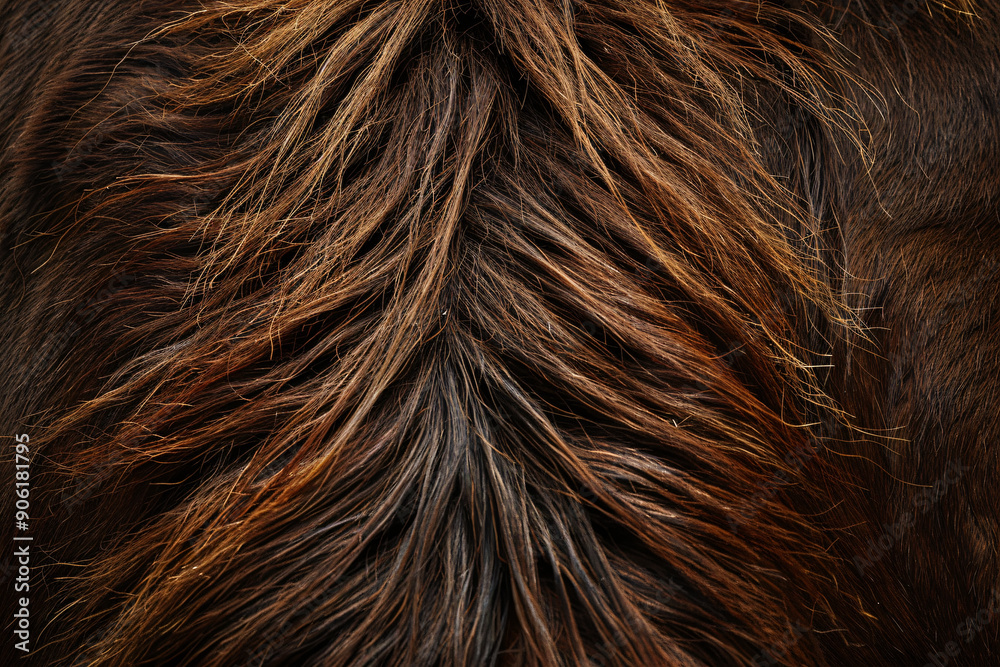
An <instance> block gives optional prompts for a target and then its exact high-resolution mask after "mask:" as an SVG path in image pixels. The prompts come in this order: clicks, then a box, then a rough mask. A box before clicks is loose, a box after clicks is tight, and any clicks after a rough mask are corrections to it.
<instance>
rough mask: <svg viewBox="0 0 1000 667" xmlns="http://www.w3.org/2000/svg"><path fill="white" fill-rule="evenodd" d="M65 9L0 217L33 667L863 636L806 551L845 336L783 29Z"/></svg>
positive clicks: (829, 105) (834, 114)
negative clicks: (786, 169)
mask: <svg viewBox="0 0 1000 667" xmlns="http://www.w3.org/2000/svg"><path fill="white" fill-rule="evenodd" d="M66 4H67V6H68V7H71V8H73V11H76V12H78V13H82V12H84V11H85V10H84V9H83V7H82V6H83V5H84V4H85V3H82V2H71V3H66ZM73 11H69V10H67V11H66V12H64V14H63V15H62V16H60V17H59V18H58V21H62V22H65V23H66V24H67V25H66V26H64V27H63V28H62V29H63V30H64V31H65V30H70V27H69V25H68V24H70V23H72V21H73ZM100 16H101V17H102V20H97V19H94V21H93V22H92V23H90V24H89V25H90V26H91V29H90V31H89V32H88V33H86V35H85V37H81V40H82V41H80V42H79V43H78V44H77V46H76V47H75V48H74V49H73V50H72V52H71V54H70V56H69V59H68V60H67V61H64V62H61V63H49V64H47V65H45V67H47V68H48V70H47V71H50V72H51V73H52V74H53V77H52V80H51V83H50V84H49V85H48V86H47V88H46V89H45V90H44V94H43V95H41V96H39V97H38V98H37V99H33V100H31V101H30V102H26V103H25V104H23V105H22V106H21V107H20V108H19V109H18V110H17V111H16V116H17V118H18V119H19V120H18V123H17V124H15V125H14V126H13V127H14V128H15V129H13V130H11V133H10V136H9V137H8V140H7V151H8V154H9V155H13V156H15V157H14V159H13V161H12V164H14V167H13V168H12V170H11V172H10V173H8V174H7V178H6V179H5V180H6V182H5V184H4V185H2V186H0V188H2V189H3V196H2V198H0V220H3V221H5V222H4V226H3V227H0V231H2V234H3V243H4V247H10V248H13V253H12V255H11V258H10V261H8V262H6V263H5V264H4V265H3V266H0V279H2V280H3V284H4V285H11V286H14V287H13V288H12V289H10V290H7V291H8V292H9V293H8V294H5V295H4V296H3V299H4V304H5V306H7V307H8V308H14V307H16V308H17V309H18V311H17V312H19V313H21V315H20V316H21V318H22V320H21V322H20V325H19V326H21V327H22V329H23V330H24V331H26V332H31V333H32V339H31V340H32V341H35V342H34V343H32V344H28V343H27V341H26V340H18V341H16V343H17V344H15V345H12V352H11V355H10V357H9V359H8V360H7V361H6V362H4V367H5V369H6V370H7V372H8V373H7V374H8V376H10V375H11V374H12V369H31V370H30V373H29V375H27V376H26V384H27V385H29V388H28V389H26V390H25V391H24V392H23V393H22V394H21V395H19V397H18V398H17V399H16V401H20V402H19V403H18V402H15V403H10V404H8V405H6V406H3V410H2V413H3V414H28V412H30V413H31V419H30V420H29V421H30V423H31V430H30V432H31V433H32V444H33V448H34V452H35V456H36V461H39V462H38V463H36V464H35V466H36V468H37V472H33V475H35V477H34V480H35V481H34V482H33V488H35V489H38V491H37V494H38V498H39V500H38V501H37V502H38V503H39V504H40V506H41V507H44V508H45V515H44V516H42V517H39V518H38V519H37V520H36V526H37V528H36V529H35V530H36V531H37V532H36V535H37V536H36V538H35V539H36V542H40V543H44V544H46V545H48V546H47V547H46V549H47V551H46V556H45V558H46V561H45V564H46V565H45V567H46V569H45V575H44V577H43V581H42V582H41V583H40V584H39V586H40V588H41V589H42V590H43V591H44V594H43V595H41V594H40V597H42V598H43V599H44V600H45V601H46V602H45V604H46V605H47V607H46V609H47V611H46V613H45V615H44V618H46V619H48V621H47V622H48V625H47V626H46V627H44V628H43V630H42V632H43V637H42V640H40V641H42V644H40V645H39V649H38V651H39V655H40V656H43V657H44V658H45V659H46V660H48V661H49V664H73V663H74V661H79V664H88V665H101V666H108V667H110V666H112V665H122V666H125V665H129V666H131V665H143V664H154V662H155V663H163V664H168V663H171V662H172V663H173V664H212V665H242V664H324V665H326V664H329V665H339V664H377V665H431V664H442V665H443V664H455V665H459V664H476V665H480V664H482V665H487V664H538V665H558V664H579V665H586V664H594V663H595V661H597V664H630V665H659V664H670V665H690V666H703V665H716V664H759V660H760V657H759V653H760V651H761V649H762V647H774V646H779V647H781V650H782V651H783V653H782V658H781V660H783V661H787V662H788V664H797V665H827V664H836V663H835V661H834V660H833V659H832V658H830V656H831V655H835V653H831V652H830V649H829V648H827V649H826V650H825V651H824V650H822V649H821V648H820V641H821V639H822V641H823V642H824V645H826V643H829V642H830V641H831V640H830V639H829V638H826V639H824V636H826V635H837V634H843V633H844V632H845V629H846V628H851V629H852V630H854V631H858V632H860V633H862V634H864V633H865V632H871V633H874V630H871V629H869V630H865V629H864V628H874V627H875V625H876V616H874V615H873V613H872V611H873V610H871V609H868V608H866V607H864V606H863V605H862V603H861V601H860V592H861V591H863V590H864V584H863V583H861V582H860V580H859V575H858V574H857V573H856V572H855V571H854V569H852V568H851V567H850V566H849V563H846V562H845V561H844V560H843V559H841V558H838V557H837V555H836V554H834V553H833V552H832V551H831V549H832V544H833V543H834V542H835V541H836V536H835V535H834V534H833V532H832V529H833V528H834V527H835V526H834V523H836V520H837V519H835V518H833V517H842V516H849V515H850V514H849V510H848V509H846V508H849V507H851V506H853V505H852V503H855V504H856V503H857V502H859V501H857V500H854V499H851V498H847V499H845V497H844V489H845V488H848V487H850V486H851V485H852V484H853V483H854V481H853V480H852V478H851V477H850V476H849V475H848V474H846V473H845V472H844V471H843V470H842V469H841V468H839V467H838V465H837V461H836V458H837V457H836V456H827V452H832V451H846V447H845V446H844V443H847V442H850V441H851V440H852V439H854V438H864V437H866V436H865V434H864V433H862V432H860V431H859V430H858V429H857V428H856V425H852V423H851V421H850V419H848V415H846V413H845V411H844V409H843V408H842V406H841V405H840V403H839V402H838V397H837V396H836V395H834V393H835V392H832V391H831V390H830V386H833V385H831V381H830V380H831V377H832V376H831V375H830V371H829V369H828V368H827V366H828V365H829V363H830V362H829V359H830V356H831V355H832V354H833V353H834V350H835V349H837V347H838V346H840V345H850V344H851V343H852V342H857V341H863V340H865V339H866V337H867V335H868V332H867V331H866V330H865V328H864V327H863V326H862V325H861V324H860V323H859V322H858V321H857V319H856V318H855V316H854V314H853V312H852V311H851V310H850V309H848V308H847V306H846V305H845V303H844V301H843V300H842V298H841V297H840V296H838V292H837V290H838V286H839V281H840V280H842V279H843V276H844V269H843V267H842V266H841V265H840V264H839V261H838V255H837V253H836V248H837V247H839V244H840V238H839V234H840V231H839V229H838V228H837V227H836V225H833V226H830V225H825V224H823V223H822V222H821V218H822V217H823V215H822V214H821V211H820V208H821V207H822V206H823V205H824V201H826V199H825V192H824V188H825V187H827V186H826V183H825V181H824V179H823V175H822V173H820V172H819V171H818V169H819V167H818V165H819V164H820V162H821V159H820V157H818V156H817V155H816V153H815V140H816V137H821V136H822V137H829V136H834V135H836V136H838V137H842V138H843V137H846V139H843V141H842V143H843V145H845V146H849V147H852V149H854V150H857V151H858V152H859V153H861V154H864V155H866V156H867V155H868V154H867V153H866V151H868V147H867V146H866V145H865V144H864V142H863V141H861V139H858V137H860V136H862V135H863V133H862V132H860V131H859V130H858V128H859V123H860V121H858V119H857V114H856V113H855V112H854V108H853V106H852V105H853V103H854V102H853V100H852V99H849V96H848V95H847V93H846V92H845V91H847V90H848V89H849V88H851V86H856V85H857V82H856V81H854V80H853V79H852V76H851V74H850V73H849V71H848V70H847V68H846V67H845V65H844V61H843V60H842V59H841V58H840V56H839V55H838V54H839V53H841V52H840V50H839V47H838V45H837V43H836V41H835V40H834V38H833V37H832V36H831V34H830V33H829V32H828V31H827V29H826V28H824V27H822V26H821V24H820V23H819V21H817V20H816V19H815V18H813V17H811V16H809V15H807V14H806V13H804V12H802V11H799V10H796V9H792V8H786V7H781V6H778V5H774V4H768V3H762V4H758V3H745V2H721V1H716V2H697V3H695V2H686V1H680V0H678V1H673V0H671V1H670V2H659V1H656V2H654V1H653V0H628V1H626V0H601V1H599V2H582V1H571V0H565V1H563V2H554V1H553V2H542V1H540V0H475V1H471V2H453V1H451V0H383V1H380V2H370V1H369V2H365V1H362V0H343V1H340V2H315V1H312V2H307V1H306V0H287V1H282V2H277V1H276V0H255V1H252V2H251V1H250V0H246V1H240V2H205V3H204V4H198V3H190V2H183V3H181V2H179V3H174V4H170V3H161V4H160V5H159V6H158V7H156V8H155V9H150V8H147V7H146V5H145V4H143V3H136V4H135V5H134V6H133V5H125V4H123V3H118V4H109V5H107V8H106V9H105V10H102V13H101V14H100ZM66 34H68V33H66ZM751 99H755V100H758V102H757V103H755V104H750V103H748V100H751ZM6 113H13V112H11V111H7V112H6ZM775 119H792V120H791V121H787V120H785V121H782V120H775ZM775 145H777V146H780V147H781V150H785V151H788V152H789V154H790V155H791V156H792V160H793V161H796V160H797V161H798V163H799V164H800V165H801V168H800V169H799V170H797V172H796V174H797V175H796V176H794V177H793V179H792V180H791V181H788V180H783V179H781V178H779V177H777V176H775V175H774V173H773V170H771V169H770V167H769V165H768V162H767V161H768V151H769V150H773V148H772V147H773V146H775ZM39 146H42V147H46V148H45V149H42V150H39V149H38V147H39ZM49 147H61V148H60V150H58V151H56V150H54V149H52V150H49ZM81 295H87V296H88V300H87V301H86V302H85V307H83V308H81V307H80V305H79V304H80V296H81ZM84 325H85V326H84ZM9 330H10V329H4V330H3V332H4V334H6V332H7V331H9ZM67 332H69V333H67ZM4 334H0V338H2V335H4ZM18 372H21V373H22V374H23V371H18ZM39 406H42V407H39ZM28 407H32V408H33V411H29V410H27V409H26V408H28ZM807 473H808V483H803V480H804V479H805V476H806V474H807ZM33 493H34V491H33ZM845 503H846V506H845V507H840V509H839V510H838V511H840V512H842V513H843V514H836V513H834V512H833V510H834V508H837V507H839V506H841V505H844V504H845ZM825 522H827V523H825ZM879 567H882V566H881V565H873V566H872V568H871V570H870V571H869V573H868V574H869V576H876V577H877V576H880V575H878V574H877V572H878V568H879ZM872 572H876V574H875V575H873V574H872ZM900 613H901V614H902V613H904V612H902V611H901V612H900ZM790 637H791V638H792V639H791V640H790V639H789V638H790ZM842 644H843V650H844V651H845V652H847V653H846V654H849V651H850V650H853V649H852V648H851V646H849V644H848V640H847V639H844V640H843V641H842ZM39 659H41V658H39Z"/></svg>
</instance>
